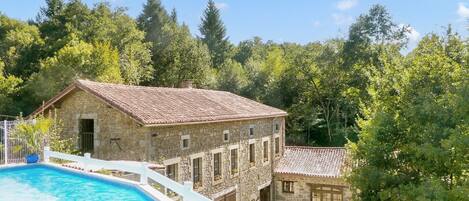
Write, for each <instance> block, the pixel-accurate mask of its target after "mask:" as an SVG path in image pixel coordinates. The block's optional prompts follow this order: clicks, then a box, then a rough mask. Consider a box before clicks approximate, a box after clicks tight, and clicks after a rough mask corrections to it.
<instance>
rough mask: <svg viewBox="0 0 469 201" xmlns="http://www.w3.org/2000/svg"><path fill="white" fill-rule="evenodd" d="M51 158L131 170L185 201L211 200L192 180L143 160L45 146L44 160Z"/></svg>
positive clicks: (106, 167)
mask: <svg viewBox="0 0 469 201" xmlns="http://www.w3.org/2000/svg"><path fill="white" fill-rule="evenodd" d="M50 158H58V159H62V160H68V161H74V162H78V163H80V164H81V165H83V167H84V168H83V169H84V170H85V171H88V170H89V169H88V167H89V166H96V167H98V168H100V169H108V170H109V169H111V170H119V171H124V172H131V173H135V174H139V175H140V184H141V185H147V184H148V178H150V179H152V180H154V181H156V182H158V183H159V184H161V185H162V186H164V187H165V188H168V189H171V191H173V192H175V193H177V194H178V195H180V196H181V197H182V198H183V200H184V201H189V200H190V201H211V199H208V198H207V197H205V196H203V195H201V194H199V193H197V192H195V191H194V190H192V182H184V185H183V184H180V183H178V182H176V181H173V180H172V179H170V178H168V177H166V176H164V175H162V174H160V173H158V172H155V171H153V170H152V169H150V168H148V163H146V162H142V163H141V164H142V165H141V166H139V165H130V164H126V163H120V162H118V161H105V160H99V159H94V158H91V155H90V154H89V153H85V156H77V155H71V154H65V153H60V152H55V151H51V150H50V148H49V147H45V148H44V162H49V161H50V160H49V159H50Z"/></svg>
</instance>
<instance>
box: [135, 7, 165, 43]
mask: <svg viewBox="0 0 469 201" xmlns="http://www.w3.org/2000/svg"><path fill="white" fill-rule="evenodd" d="M169 20H170V16H169V15H168V12H167V11H166V9H165V8H164V7H163V6H162V5H161V1H160V0H148V1H147V3H146V4H145V5H144V6H143V13H142V14H141V15H140V16H139V17H138V19H137V22H138V26H139V28H140V29H141V30H143V31H145V34H146V35H145V39H146V41H149V42H152V43H155V42H157V41H159V39H160V38H161V33H162V29H163V26H164V25H165V24H166V23H168V22H169Z"/></svg>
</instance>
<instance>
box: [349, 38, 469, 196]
mask: <svg viewBox="0 0 469 201" xmlns="http://www.w3.org/2000/svg"><path fill="white" fill-rule="evenodd" d="M447 51H448V50H447V49H446V46H445V44H444V42H443V40H442V39H441V38H440V37H438V36H435V35H429V36H426V37H424V38H423V39H422V41H421V42H420V43H419V45H418V47H417V48H416V49H415V50H414V51H413V52H412V53H411V54H409V55H408V57H407V58H406V60H405V62H402V61H401V60H399V59H397V58H396V57H392V56H391V57H390V55H386V54H382V55H381V56H380V58H381V62H382V63H383V64H384V65H383V69H382V72H383V73H382V74H381V75H379V76H375V77H372V79H371V84H370V86H369V88H368V91H369V94H370V96H371V104H370V105H368V106H366V107H364V108H363V114H365V118H364V119H362V120H360V121H359V125H360V128H361V131H360V140H359V141H358V142H357V143H350V144H349V150H350V151H351V153H352V157H353V159H354V161H355V164H357V165H356V167H354V168H353V169H352V171H351V174H350V175H349V177H348V180H349V181H350V183H351V185H352V187H353V189H355V190H356V191H355V193H356V197H357V198H358V199H361V200H468V198H467V195H468V193H469V190H468V189H469V175H468V172H469V165H468V164H469V149H468V148H467V144H468V143H469V129H468V128H469V123H468V122H469V107H468V105H469V97H468V96H467V94H469V93H468V92H469V82H468V81H469V80H468V79H467V75H468V70H469V69H468V68H467V67H464V66H461V65H459V64H458V63H457V62H455V60H453V59H452V58H450V57H448V55H447ZM389 57H390V58H389Z"/></svg>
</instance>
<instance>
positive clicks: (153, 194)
mask: <svg viewBox="0 0 469 201" xmlns="http://www.w3.org/2000/svg"><path fill="white" fill-rule="evenodd" d="M26 165H28V164H26V163H20V164H7V165H0V170H1V169H6V168H12V167H21V166H26ZM31 165H44V166H49V167H52V168H56V169H60V170H64V171H67V172H71V173H74V174H80V175H84V176H89V177H94V178H96V179H103V180H106V181H110V182H115V183H120V184H124V185H130V186H133V187H135V188H137V189H139V190H140V191H141V192H142V193H144V194H145V195H147V196H148V197H150V198H152V199H154V200H158V201H174V200H172V199H171V198H169V197H167V196H166V195H164V194H163V193H161V192H159V191H158V190H156V189H154V188H153V187H151V186H150V185H142V184H140V183H138V182H135V181H131V180H127V179H122V178H118V177H114V176H110V175H104V174H99V173H93V172H85V171H81V170H76V169H73V168H68V167H63V166H61V165H58V164H54V163H45V162H41V163H37V164H31Z"/></svg>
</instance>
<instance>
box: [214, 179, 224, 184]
mask: <svg viewBox="0 0 469 201" xmlns="http://www.w3.org/2000/svg"><path fill="white" fill-rule="evenodd" d="M221 183H223V179H218V180H212V185H213V186H215V185H218V184H221Z"/></svg>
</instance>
